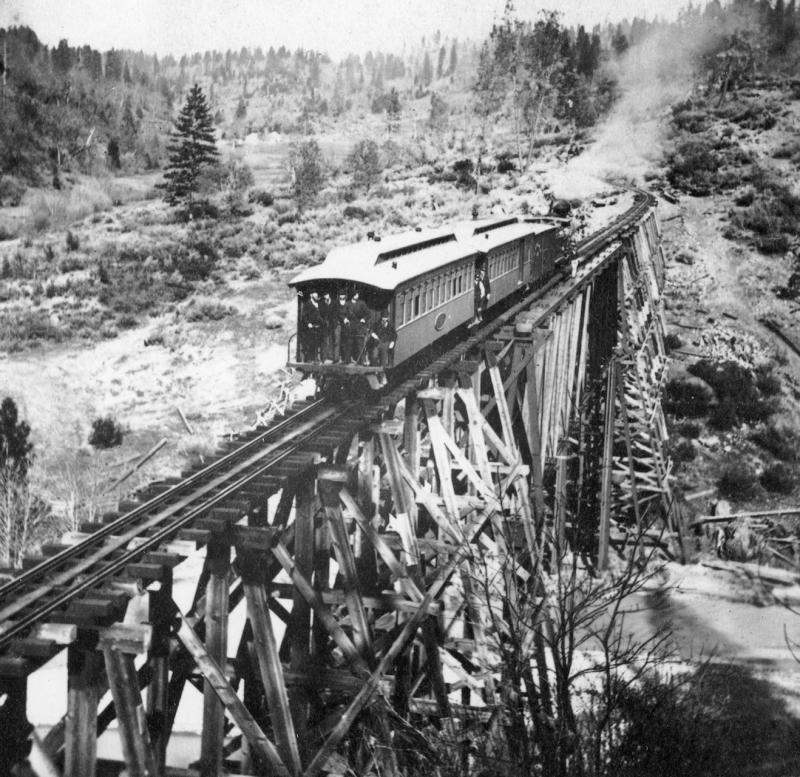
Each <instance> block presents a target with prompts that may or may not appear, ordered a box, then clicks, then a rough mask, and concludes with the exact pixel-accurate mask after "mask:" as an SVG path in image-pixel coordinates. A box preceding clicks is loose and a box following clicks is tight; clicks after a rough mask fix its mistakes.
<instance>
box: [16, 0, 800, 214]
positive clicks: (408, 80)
mask: <svg viewBox="0 0 800 777" xmlns="http://www.w3.org/2000/svg"><path fill="white" fill-rule="evenodd" d="M698 24H700V25H703V24H705V25H706V27H707V28H708V40H706V41H704V43H703V45H704V47H705V49H706V51H705V54H706V55H707V56H710V57H713V56H714V55H715V54H716V53H718V52H719V51H721V50H724V49H725V47H726V46H727V45H728V38H729V36H730V35H731V34H733V33H734V32H735V31H736V30H746V31H747V32H746V35H747V36H748V37H749V39H750V40H751V41H752V46H753V48H754V50H757V51H758V52H760V54H761V55H762V56H764V57H770V58H771V59H772V60H776V59H783V60H786V59H787V55H788V54H790V53H791V51H792V48H793V47H792V44H793V43H794V41H795V40H796V37H797V29H798V11H797V8H796V4H795V0H790V2H789V3H784V0H776V1H775V2H774V3H770V2H767V0H736V2H733V3H731V4H728V5H726V6H724V7H723V6H721V5H720V4H719V3H716V2H714V3H710V4H709V5H708V6H706V7H705V8H704V9H703V10H702V11H701V10H700V9H699V8H691V7H690V8H689V9H688V10H686V11H685V12H684V13H683V14H681V16H680V17H679V18H678V20H677V21H675V22H673V23H670V24H666V23H662V22H652V21H646V20H643V19H639V18H635V19H633V20H632V21H630V22H628V21H623V22H622V23H620V24H614V25H611V24H606V25H604V26H595V27H594V28H592V29H591V30H587V29H585V28H584V27H577V28H575V29H570V28H567V27H565V26H564V25H563V23H562V21H561V19H560V17H559V16H558V15H557V14H555V13H542V15H541V16H540V17H539V18H537V19H533V20H522V19H520V18H519V17H518V15H517V14H516V12H515V10H514V8H513V6H512V5H511V4H510V3H509V5H508V6H507V8H506V12H505V15H504V18H503V19H502V20H501V22H499V23H498V24H497V25H496V26H495V27H494V29H493V30H492V32H491V34H490V36H489V37H488V38H487V40H486V41H484V42H482V43H480V42H478V43H476V42H473V41H458V40H455V39H452V38H449V37H448V36H447V33H446V31H443V32H440V31H437V32H435V33H434V34H433V35H432V36H430V38H426V39H423V40H422V41H421V42H420V43H419V44H418V45H417V46H415V47H413V48H412V49H410V50H409V51H407V52H405V53H404V54H403V55H398V54H393V53H384V52H368V53H367V54H366V55H365V56H363V57H361V56H357V55H350V56H347V57H345V58H343V59H342V60H340V61H338V62H334V61H332V60H331V58H330V57H328V56H327V55H326V54H324V53H320V52H315V51H307V50H302V49H298V50H296V51H290V50H288V49H287V48H286V47H283V46H280V47H278V48H275V47H263V48H262V47H257V48H254V49H253V48H248V47H243V48H241V49H239V50H228V51H225V52H222V51H205V52H202V53H201V52H196V53H194V54H191V55H184V56H181V57H180V58H176V57H174V56H165V57H162V58H159V57H157V56H155V55H153V54H148V53H145V52H143V51H138V52H136V51H130V50H119V49H111V50H108V51H98V50H97V49H94V48H92V47H91V46H88V45H75V43H76V42H70V41H66V40H61V41H60V42H59V43H58V45H56V46H47V45H45V44H43V43H42V42H41V41H40V40H39V39H38V37H37V35H36V33H35V31H34V30H32V29H30V28H28V27H11V28H9V29H4V30H0V56H3V57H4V62H3V68H4V74H3V78H2V108H3V109H2V111H0V174H2V175H3V176H4V178H5V183H4V184H3V183H0V201H8V200H9V199H13V198H14V195H15V193H17V196H18V194H19V189H20V188H21V187H24V186H25V185H28V184H40V185H55V186H56V187H58V186H59V184H60V173H61V172H62V171H64V170H79V171H81V172H87V173H97V172H99V171H101V170H110V171H112V172H113V171H116V170H120V169H124V170H126V171H130V172H136V171H142V170H147V169H155V168H159V167H160V166H161V165H162V163H163V162H164V154H165V138H166V136H167V134H168V133H169V130H170V127H171V122H172V120H173V118H174V115H175V113H176V111H177V109H178V108H179V107H180V105H181V104H182V102H183V99H184V98H185V95H186V92H187V90H188V89H189V87H191V85H192V84H193V83H195V82H197V83H199V84H200V85H201V86H202V87H203V89H204V90H205V91H206V93H207V95H208V99H209V105H210V107H211V110H212V112H213V115H214V120H215V124H216V125H217V127H218V128H219V130H220V134H221V135H223V136H225V135H226V134H227V135H231V136H241V135H244V134H246V133H249V132H262V131H277V132H282V133H302V134H310V133H313V132H315V131H318V130H320V129H321V128H323V127H324V126H326V125H328V124H330V123H332V122H335V121H336V120H337V119H339V118H342V117H346V116H347V115H348V114H351V113H352V114H357V113H358V112H370V113H382V112H385V111H387V110H389V111H391V110H393V109H394V110H396V111H399V112H401V113H402V112H403V111H404V110H405V109H406V108H407V107H408V106H409V105H410V104H412V103H414V102H415V101H418V100H420V99H425V100H430V108H429V111H430V115H429V117H428V118H429V119H430V120H431V121H432V123H436V121H437V120H438V119H440V118H441V117H442V116H445V117H446V116H447V114H448V113H451V112H452V111H453V109H454V105H455V104H459V105H460V106H461V105H462V103H463V102H464V100H466V101H467V102H469V106H467V108H464V109H471V110H472V111H474V112H475V113H477V114H478V115H479V116H482V117H483V118H484V119H488V118H489V117H491V116H495V115H499V116H507V117H509V118H511V119H512V120H513V121H515V122H516V124H517V125H518V128H519V129H520V131H521V132H522V134H523V135H524V136H525V142H524V143H522V144H521V146H522V151H524V152H525V153H524V156H525V157H526V158H528V159H529V158H530V149H531V147H532V146H531V143H532V140H533V138H534V137H535V135H536V134H537V133H538V132H541V131H542V130H544V129H553V128H554V125H557V124H558V123H562V124H564V125H567V126H577V127H582V126H589V125H591V124H593V123H594V122H595V121H596V120H597V118H598V117H599V116H602V115H603V113H604V112H605V111H606V110H607V109H608V107H609V106H610V105H611V104H612V103H613V101H614V99H615V96H616V91H615V90H616V74H615V70H614V68H613V67H611V66H610V65H611V64H613V62H614V61H615V59H616V58H618V57H619V56H620V55H623V54H624V53H625V52H626V51H627V50H628V49H629V48H631V47H635V46H637V45H639V44H641V43H642V42H643V41H644V40H645V39H646V38H647V37H648V36H652V35H654V34H656V33H658V32H663V31H665V30H670V29H671V30H674V29H678V30H680V29H681V28H686V29H687V30H689V29H694V28H696V27H697V25H698ZM789 60H791V58H789ZM787 64H789V62H787ZM459 98H460V99H459ZM521 155H522V152H521ZM9 177H11V178H12V179H13V180H9Z"/></svg>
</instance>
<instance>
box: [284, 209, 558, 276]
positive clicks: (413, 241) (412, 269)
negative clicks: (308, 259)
mask: <svg viewBox="0 0 800 777" xmlns="http://www.w3.org/2000/svg"><path fill="white" fill-rule="evenodd" d="M552 229H553V227H551V226H550V225H547V224H541V223H531V222H525V221H523V220H522V219H520V218H519V217H517V216H509V217H503V218H493V219H482V220H480V221H464V222H458V223H456V224H448V225H443V226H441V227H438V228H435V229H425V230H420V231H416V230H415V231H413V232H403V233H399V234H396V235H387V236H386V237H383V238H381V239H380V240H364V241H362V242H360V243H354V244H352V245H348V246H340V247H338V248H334V249H333V250H332V251H331V252H330V253H329V254H328V256H327V257H326V258H325V260H324V261H323V262H322V263H321V264H318V265H315V266H314V267H309V268H308V269H306V270H303V271H302V272H301V273H300V274H299V275H297V276H296V277H294V278H293V279H292V280H291V281H290V282H289V285H290V286H301V285H302V286H305V285H307V284H313V283H314V282H320V283H323V282H337V281H344V282H346V283H358V284H364V285H367V286H372V287H374V288H376V289H381V290H383V291H391V290H393V289H396V288H397V287H398V286H401V285H403V284H404V283H405V282H407V281H410V280H412V279H413V278H417V277H419V276H420V275H425V274H426V273H429V272H433V271H434V270H438V269H439V268H441V267H446V266H447V265H449V264H453V263H454V262H457V261H459V260H461V259H468V258H469V257H474V256H477V255H479V254H483V253H486V252H488V251H490V250H492V249H493V248H497V247H498V246H501V245H503V244H504V243H508V242H511V241H512V240H518V239H520V238H523V237H527V236H528V235H538V234H541V233H542V232H547V231H550V230H552Z"/></svg>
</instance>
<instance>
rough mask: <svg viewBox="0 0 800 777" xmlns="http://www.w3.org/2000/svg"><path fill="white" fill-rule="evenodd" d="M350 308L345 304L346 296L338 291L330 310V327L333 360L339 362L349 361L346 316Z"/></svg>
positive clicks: (347, 320) (348, 322)
mask: <svg viewBox="0 0 800 777" xmlns="http://www.w3.org/2000/svg"><path fill="white" fill-rule="evenodd" d="M349 310H350V306H349V305H348V303H347V294H346V293H345V292H344V291H340V292H339V294H338V295H337V297H336V301H335V302H334V303H333V306H332V308H331V326H332V328H333V360H334V361H335V362H336V363H337V364H339V362H344V363H345V364H347V362H349V361H350V319H349V318H348V317H347V314H348V312H349Z"/></svg>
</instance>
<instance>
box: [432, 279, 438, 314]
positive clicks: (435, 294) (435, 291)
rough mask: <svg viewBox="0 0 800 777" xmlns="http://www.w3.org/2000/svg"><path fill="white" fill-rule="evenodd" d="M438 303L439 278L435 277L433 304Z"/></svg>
mask: <svg viewBox="0 0 800 777" xmlns="http://www.w3.org/2000/svg"><path fill="white" fill-rule="evenodd" d="M438 304H439V279H438V278H437V279H436V281H435V285H434V287H433V306H434V307H436V306H437V305H438Z"/></svg>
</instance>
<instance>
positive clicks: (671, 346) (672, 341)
mask: <svg viewBox="0 0 800 777" xmlns="http://www.w3.org/2000/svg"><path fill="white" fill-rule="evenodd" d="M682 345H683V340H681V338H680V337H678V335H676V334H674V333H670V334H668V335H667V336H666V337H665V338H664V347H665V348H666V349H667V353H670V352H672V351H675V350H677V349H678V348H680V347H681V346H682Z"/></svg>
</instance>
